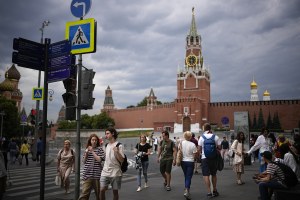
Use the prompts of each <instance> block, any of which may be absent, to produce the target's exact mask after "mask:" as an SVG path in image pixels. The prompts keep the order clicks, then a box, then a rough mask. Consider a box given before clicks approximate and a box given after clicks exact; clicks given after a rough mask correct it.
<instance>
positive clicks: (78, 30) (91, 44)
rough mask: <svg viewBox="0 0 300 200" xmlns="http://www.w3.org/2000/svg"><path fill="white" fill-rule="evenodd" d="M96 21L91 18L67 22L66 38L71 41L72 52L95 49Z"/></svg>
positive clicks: (89, 51)
mask: <svg viewBox="0 0 300 200" xmlns="http://www.w3.org/2000/svg"><path fill="white" fill-rule="evenodd" d="M96 29H97V26H96V21H95V19H93V18H90V19H84V20H78V21H74V22H67V24H66V39H68V40H69V41H71V45H72V46H71V49H72V50H71V52H72V54H82V53H93V52H95V51H96Z"/></svg>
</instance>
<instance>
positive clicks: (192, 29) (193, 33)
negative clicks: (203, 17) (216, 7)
mask: <svg viewBox="0 0 300 200" xmlns="http://www.w3.org/2000/svg"><path fill="white" fill-rule="evenodd" d="M189 35H190V36H194V37H196V36H198V34H197V26H196V20H195V8H194V7H193V8H192V22H191V27H190V34H189Z"/></svg>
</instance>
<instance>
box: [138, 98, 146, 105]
mask: <svg viewBox="0 0 300 200" xmlns="http://www.w3.org/2000/svg"><path fill="white" fill-rule="evenodd" d="M142 106H147V97H144V99H143V100H142V101H141V102H139V103H138V104H137V105H136V107H142Z"/></svg>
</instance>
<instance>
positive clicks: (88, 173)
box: [78, 134, 105, 200]
mask: <svg viewBox="0 0 300 200" xmlns="http://www.w3.org/2000/svg"><path fill="white" fill-rule="evenodd" d="M104 160H105V153H104V150H103V148H102V147H101V146H100V143H99V137H98V136H97V135H96V134H91V135H90V137H89V139H88V142H87V145H86V149H85V151H84V154H83V163H84V168H83V173H82V179H83V185H82V191H81V195H80V197H79V199H78V200H85V199H89V197H90V194H91V191H92V189H94V191H95V195H96V199H97V200H99V199H100V176H101V172H102V165H101V162H102V161H104Z"/></svg>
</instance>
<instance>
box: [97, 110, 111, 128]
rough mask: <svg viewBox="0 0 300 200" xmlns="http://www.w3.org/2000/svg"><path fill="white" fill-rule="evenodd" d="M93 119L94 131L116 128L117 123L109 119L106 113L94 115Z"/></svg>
mask: <svg viewBox="0 0 300 200" xmlns="http://www.w3.org/2000/svg"><path fill="white" fill-rule="evenodd" d="M92 118H93V120H92V128H93V129H106V128H108V127H109V126H115V121H114V120H113V119H112V118H111V117H109V116H108V114H107V113H106V112H102V113H100V114H99V115H94V116H93V117H92Z"/></svg>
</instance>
